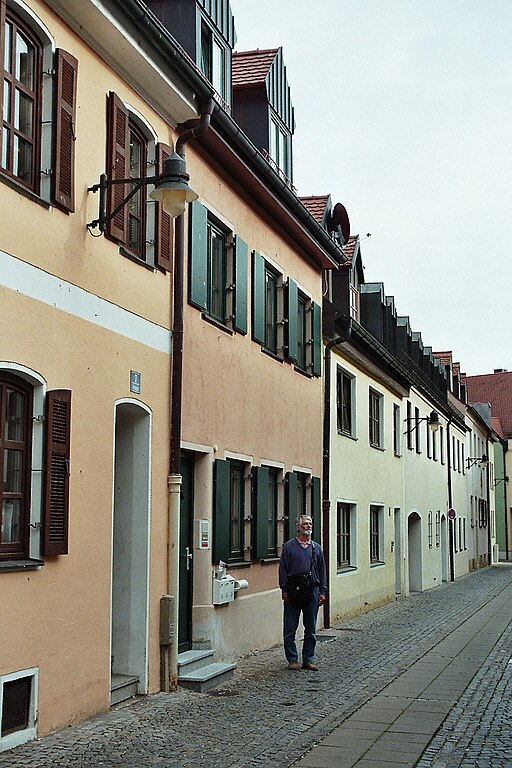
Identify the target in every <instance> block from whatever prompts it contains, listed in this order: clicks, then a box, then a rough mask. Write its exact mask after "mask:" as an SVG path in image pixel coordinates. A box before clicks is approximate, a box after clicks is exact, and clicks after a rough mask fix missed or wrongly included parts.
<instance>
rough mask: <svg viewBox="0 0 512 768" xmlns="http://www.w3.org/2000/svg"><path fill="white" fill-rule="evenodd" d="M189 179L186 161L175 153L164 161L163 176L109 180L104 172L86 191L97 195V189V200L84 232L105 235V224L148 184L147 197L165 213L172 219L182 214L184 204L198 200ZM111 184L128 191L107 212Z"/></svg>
mask: <svg viewBox="0 0 512 768" xmlns="http://www.w3.org/2000/svg"><path fill="white" fill-rule="evenodd" d="M189 179H190V176H189V175H188V173H187V166H186V163H185V160H184V158H183V157H181V156H180V155H178V154H177V153H176V152H174V153H173V154H172V155H170V156H169V157H168V158H167V159H166V160H164V163H163V168H162V173H160V174H159V175H157V176H144V177H142V178H138V179H109V178H108V176H107V174H106V173H102V174H101V176H100V180H99V182H98V184H93V186H92V187H89V188H88V191H89V192H98V190H99V193H100V201H99V215H98V218H97V219H93V221H90V222H89V224H87V229H94V228H95V227H98V229H99V230H100V232H105V231H106V229H107V222H109V221H110V220H111V219H113V218H115V217H116V216H117V214H118V213H119V212H120V211H122V210H123V208H124V207H125V205H126V204H127V203H128V202H129V201H130V200H131V198H132V197H133V196H134V195H136V194H137V192H138V191H139V189H140V188H141V187H143V186H148V185H150V184H154V185H155V189H154V190H153V192H150V194H149V196H150V197H151V198H152V199H153V200H157V201H158V202H161V203H162V206H163V209H164V211H165V212H166V213H168V214H169V216H171V217H172V218H173V219H175V218H177V217H178V216H180V215H181V214H182V213H184V211H185V208H186V205H187V203H190V202H192V200H197V198H198V195H197V193H196V192H194V190H193V189H192V188H191V187H189V185H188V182H189ZM114 184H129V185H130V187H131V189H130V191H129V192H128V194H127V195H126V196H125V197H124V199H123V200H122V201H121V202H120V203H119V205H117V206H116V207H115V208H114V210H113V211H111V212H110V213H107V190H108V189H109V188H110V187H112V186H113V185H114Z"/></svg>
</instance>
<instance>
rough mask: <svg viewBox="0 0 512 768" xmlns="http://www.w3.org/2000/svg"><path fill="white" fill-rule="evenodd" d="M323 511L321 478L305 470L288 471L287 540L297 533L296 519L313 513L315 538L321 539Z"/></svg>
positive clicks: (316, 539)
mask: <svg viewBox="0 0 512 768" xmlns="http://www.w3.org/2000/svg"><path fill="white" fill-rule="evenodd" d="M321 511H322V499H321V489H320V478H319V477H315V476H313V477H312V476H311V475H309V474H306V473H305V472H287V474H286V504H285V519H286V526H285V532H284V533H285V540H286V539H289V538H290V537H291V536H294V535H295V520H296V518H297V517H298V516H299V515H311V518H312V520H313V538H314V539H315V541H320V534H321Z"/></svg>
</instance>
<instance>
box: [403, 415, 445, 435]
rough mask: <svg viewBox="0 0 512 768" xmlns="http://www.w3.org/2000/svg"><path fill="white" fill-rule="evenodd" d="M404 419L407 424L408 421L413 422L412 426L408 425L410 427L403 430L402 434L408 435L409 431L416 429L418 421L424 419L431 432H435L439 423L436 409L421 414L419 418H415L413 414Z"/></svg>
mask: <svg viewBox="0 0 512 768" xmlns="http://www.w3.org/2000/svg"><path fill="white" fill-rule="evenodd" d="M404 421H406V422H407V424H409V422H410V421H414V422H415V424H414V426H413V427H410V429H408V430H406V432H404V435H410V434H411V432H414V430H415V429H418V427H419V425H420V421H426V422H427V424H428V425H429V427H430V429H431V430H432V432H437V430H438V429H439V425H440V421H439V414H438V412H437V411H431V412H430V414H429V415H428V416H422V417H421V419H417V418H416V417H415V416H410V417H409V418H407V419H404Z"/></svg>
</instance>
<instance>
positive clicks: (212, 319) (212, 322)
mask: <svg viewBox="0 0 512 768" xmlns="http://www.w3.org/2000/svg"><path fill="white" fill-rule="evenodd" d="M201 317H202V318H203V320H206V322H207V323H210V325H214V326H215V327H216V328H218V329H219V330H220V331H224V333H227V334H229V335H230V336H234V335H235V332H234V331H233V330H231V328H228V326H227V325H224V323H221V321H220V320H217V318H216V317H213V316H212V315H209V314H208V312H201Z"/></svg>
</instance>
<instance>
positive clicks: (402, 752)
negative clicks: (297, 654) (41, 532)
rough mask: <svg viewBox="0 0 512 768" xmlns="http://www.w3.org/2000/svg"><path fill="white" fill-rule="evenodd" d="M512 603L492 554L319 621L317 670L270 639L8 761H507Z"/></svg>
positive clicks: (443, 765) (454, 764)
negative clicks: (366, 607) (389, 599)
mask: <svg viewBox="0 0 512 768" xmlns="http://www.w3.org/2000/svg"><path fill="white" fill-rule="evenodd" d="M511 616H512V567H511V566H509V565H499V566H493V567H492V568H485V569H482V570H480V571H477V572H474V573H471V574H469V575H468V576H466V577H464V578H462V579H458V580H457V581H456V582H454V583H452V584H444V585H442V586H441V587H438V588H437V589H434V590H430V591H429V592H425V593H422V594H419V595H414V596H413V597H411V598H408V599H406V600H402V601H400V602H397V603H393V604H391V605H389V606H386V607H384V608H382V609H379V610H376V611H372V612H371V613H369V614H366V615H364V616H360V617H357V618H355V619H353V620H351V621H346V622H343V623H342V624H339V625H338V626H336V627H335V628H333V629H330V630H325V631H323V632H321V633H320V637H321V641H320V642H319V644H318V653H317V660H318V662H319V664H320V671H319V672H317V673H315V672H306V671H303V670H300V671H298V672H290V671H289V670H288V669H286V665H285V660H284V657H283V652H282V649H281V648H280V647H278V648H272V649H270V650H266V651H261V652H258V653H255V654H254V655H252V656H250V657H248V658H246V659H242V660H241V661H240V663H239V666H238V669H237V671H236V674H235V678H234V680H233V681H231V683H230V684H228V685H226V686H224V687H222V688H219V689H217V690H216V691H210V692H208V693H204V694H197V693H191V692H189V691H180V692H178V693H175V694H156V695H154V696H150V697H146V698H141V699H136V700H133V701H131V702H129V703H127V704H125V705H120V706H118V707H117V708H115V709H113V710H111V711H110V712H108V713H106V714H104V715H101V716H99V717H97V718H94V719H93V720H90V721H88V722H86V723H84V724H82V725H79V726H75V727H72V728H68V729H66V730H64V731H60V732H58V733H56V734H52V735H50V736H48V737H45V738H44V739H41V740H40V741H37V742H32V743H30V744H26V745H24V746H22V747H19V748H18V749H16V750H13V751H12V752H9V753H2V754H0V767H3V766H9V768H22V766H23V768H48V767H49V766H58V767H59V768H61V767H62V768H67V767H72V768H99V767H100V766H101V767H102V768H103V767H105V768H146V767H148V768H149V766H165V768H259V767H263V766H264V768H289V766H291V765H295V764H296V768H313V767H314V766H321V767H322V768H324V767H325V766H326V765H328V766H329V768H331V767H332V768H345V767H346V768H352V766H357V768H379V767H382V768H388V767H389V768H391V766H395V767H396V768H405V767H406V766H414V765H417V766H418V768H470V767H471V768H474V767H475V766H478V768H485V767H486V766H491V765H493V766H496V767H497V768H510V766H511V765H512V738H511V735H510V733H511V728H510V726H511V722H510V714H509V713H510V704H511V698H512V697H511V688H512V684H511V672H512V663H509V662H510V656H511V642H512V630H511ZM254 631H255V633H256V632H257V627H255V628H254ZM436 732H437V735H436Z"/></svg>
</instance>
